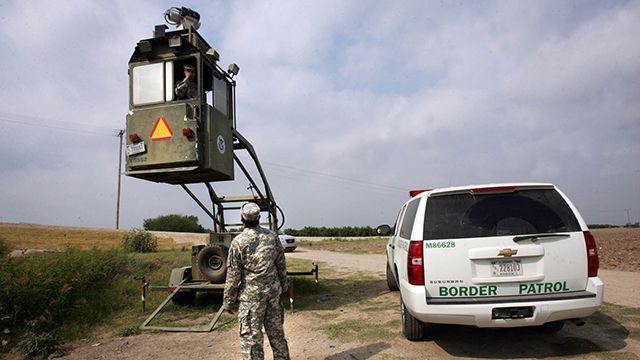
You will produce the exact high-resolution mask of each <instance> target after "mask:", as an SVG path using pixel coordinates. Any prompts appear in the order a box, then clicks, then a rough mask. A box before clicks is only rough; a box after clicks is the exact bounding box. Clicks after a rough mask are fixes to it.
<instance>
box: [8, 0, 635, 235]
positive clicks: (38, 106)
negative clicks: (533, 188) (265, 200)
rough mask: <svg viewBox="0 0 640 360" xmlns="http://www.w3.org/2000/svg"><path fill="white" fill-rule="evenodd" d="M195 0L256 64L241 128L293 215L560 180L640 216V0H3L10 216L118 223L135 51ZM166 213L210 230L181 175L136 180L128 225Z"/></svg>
mask: <svg viewBox="0 0 640 360" xmlns="http://www.w3.org/2000/svg"><path fill="white" fill-rule="evenodd" d="M182 5H184V6H189V7H191V8H193V9H195V10H197V11H198V12H200V14H201V15H202V23H203V24H202V27H201V28H200V32H201V34H202V35H203V36H204V37H205V38H206V39H207V40H208V41H209V43H210V44H211V45H212V46H213V47H214V48H216V49H217V50H218V52H219V53H220V54H221V65H222V66H223V67H226V64H228V63H231V62H235V63H237V64H239V65H240V68H241V70H240V74H239V76H238V77H237V78H236V79H237V81H238V87H237V106H238V111H237V114H238V128H239V130H240V131H241V132H242V133H243V135H244V136H245V137H247V138H248V139H249V140H250V141H251V142H252V143H253V144H254V146H255V148H256V149H257V151H258V155H259V156H260V158H261V160H262V162H263V165H264V167H265V170H266V172H267V174H268V177H269V179H270V182H271V186H272V189H273V191H274V194H275V197H276V200H277V201H278V203H279V204H280V205H281V206H282V208H283V209H284V210H285V213H286V216H287V223H286V224H285V227H301V226H304V225H314V226H343V225H377V224H380V223H390V222H393V220H394V218H395V215H396V212H397V211H398V209H399V207H400V205H401V204H402V203H403V202H404V201H406V200H407V198H408V190H409V189H416V188H417V189H420V188H431V187H444V186H452V185H466V184H480V183H489V182H511V181H541V182H552V183H554V184H556V185H558V186H559V187H560V188H561V189H563V191H564V192H565V193H566V194H567V195H569V197H570V198H571V199H572V200H573V201H574V203H575V204H576V205H577V206H578V208H579V209H580V210H581V212H582V214H583V216H584V217H585V218H586V220H587V222H589V223H617V224H621V223H625V222H626V221H627V212H626V210H625V209H630V210H629V213H630V217H631V220H632V222H635V221H640V205H639V204H640V41H639V40H638V35H639V34H640V1H611V2H607V1H582V0H581V1H536V2H531V1H498V2H491V1H467V2H459V1H402V2H397V1H393V2H392V1H385V2H383V1H380V2H377V1H356V0H350V1H326V0H322V1H233V2H231V1H202V2H187V3H184V4H180V3H174V2H161V1H157V2H139V1H136V2H132V1H124V0H122V1H112V2H106V1H104V2H103V1H101V2H97V1H89V0H85V1H81V0H79V1H56V2H51V1H44V0H29V1H22V0H19V1H12V0H2V1H0V24H1V25H0V48H1V49H2V51H1V52H0V69H1V70H0V136H1V138H2V141H0V166H1V170H0V171H1V172H0V174H1V175H0V222H27V223H40V224H56V225H71V226H92V227H114V225H115V205H116V179H117V172H118V166H117V165H118V138H117V137H115V136H114V130H115V129H120V128H123V127H124V122H125V114H126V112H127V111H128V107H127V106H128V102H127V99H128V94H127V91H128V90H127V89H128V88H127V86H128V85H127V84H128V78H127V62H128V60H129V57H130V55H131V53H132V51H133V49H134V46H135V44H136V42H137V41H138V40H140V39H143V38H147V37H150V35H151V32H152V30H153V26H154V25H156V24H162V23H163V18H162V13H163V12H164V11H165V10H166V9H167V8H169V7H171V6H182ZM238 178H239V179H238V181H236V182H235V183H234V184H215V186H216V188H217V189H218V192H219V193H222V194H227V195H238V194H239V193H238V192H239V191H244V189H246V187H247V186H248V182H247V181H246V180H244V179H242V177H240V176H238ZM192 188H193V189H194V190H195V191H197V192H198V194H201V195H203V196H204V195H205V194H206V192H205V191H204V187H199V186H193V187H192ZM168 213H180V214H195V215H198V216H200V218H201V223H203V224H204V225H206V226H209V225H210V221H209V220H208V218H207V217H206V215H205V214H204V213H203V212H202V211H201V210H199V208H198V207H197V206H196V205H195V204H194V203H193V202H192V201H191V199H190V198H188V196H187V195H186V194H185V193H184V192H183V191H182V189H180V188H179V187H177V186H171V185H163V184H156V183H152V182H146V181H142V180H137V179H131V178H125V177H123V182H122V207H121V227H124V228H131V227H140V226H141V225H142V220H143V219H145V218H150V217H155V216H158V215H161V214H168Z"/></svg>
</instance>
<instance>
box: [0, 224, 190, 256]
mask: <svg viewBox="0 0 640 360" xmlns="http://www.w3.org/2000/svg"><path fill="white" fill-rule="evenodd" d="M126 233H127V231H126V230H110V229H88V228H73V227H56V226H45V225H26V224H9V223H0V236H2V237H3V238H4V239H5V241H6V243H7V244H8V245H9V246H10V247H11V248H12V249H46V250H56V251H62V250H64V249H65V248H74V249H81V250H90V249H102V250H106V249H117V248H120V245H121V243H122V237H123V236H124V235H125V234H126ZM158 247H159V249H161V250H167V249H179V248H180V247H181V246H179V245H177V244H176V243H175V242H174V241H173V240H171V239H167V238H160V239H158Z"/></svg>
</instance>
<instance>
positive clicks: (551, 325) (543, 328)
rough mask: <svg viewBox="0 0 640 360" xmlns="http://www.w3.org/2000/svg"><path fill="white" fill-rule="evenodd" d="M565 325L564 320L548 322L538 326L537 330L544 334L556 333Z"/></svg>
mask: <svg viewBox="0 0 640 360" xmlns="http://www.w3.org/2000/svg"><path fill="white" fill-rule="evenodd" d="M563 327H564V320H560V321H553V322H548V323H546V324H543V325H540V326H538V327H536V330H538V331H540V332H541V333H544V334H555V333H557V332H558V331H560V330H562V328H563Z"/></svg>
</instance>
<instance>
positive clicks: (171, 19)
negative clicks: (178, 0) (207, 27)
mask: <svg viewBox="0 0 640 360" xmlns="http://www.w3.org/2000/svg"><path fill="white" fill-rule="evenodd" d="M164 21H166V22H167V24H169V25H175V26H176V27H179V26H182V27H183V28H184V29H188V28H193V29H195V30H198V29H199V28H200V14H198V12H197V11H194V10H191V9H189V8H186V7H184V6H183V7H180V8H177V7H172V8H169V10H167V11H165V12H164Z"/></svg>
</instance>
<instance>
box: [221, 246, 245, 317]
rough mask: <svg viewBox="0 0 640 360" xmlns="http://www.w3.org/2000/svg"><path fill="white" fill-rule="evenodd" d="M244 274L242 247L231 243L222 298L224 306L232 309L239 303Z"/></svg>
mask: <svg viewBox="0 0 640 360" xmlns="http://www.w3.org/2000/svg"><path fill="white" fill-rule="evenodd" d="M241 276H242V261H241V254H240V249H238V246H237V245H236V243H235V242H233V243H232V244H231V249H229V258H228V259H227V281H226V282H225V285H224V295H223V300H222V308H224V309H225V310H231V309H233V308H234V307H235V305H236V304H237V303H238V291H239V288H240V279H241Z"/></svg>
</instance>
